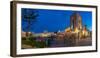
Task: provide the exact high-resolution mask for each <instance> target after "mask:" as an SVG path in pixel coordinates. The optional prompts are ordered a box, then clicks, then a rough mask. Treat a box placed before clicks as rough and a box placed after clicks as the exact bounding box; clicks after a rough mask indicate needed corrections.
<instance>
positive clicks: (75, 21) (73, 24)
mask: <svg viewBox="0 0 100 58" xmlns="http://www.w3.org/2000/svg"><path fill="white" fill-rule="evenodd" d="M70 28H71V29H72V30H75V29H78V30H81V29H82V18H81V16H80V15H79V13H76V12H75V13H73V14H72V15H71V17H70Z"/></svg>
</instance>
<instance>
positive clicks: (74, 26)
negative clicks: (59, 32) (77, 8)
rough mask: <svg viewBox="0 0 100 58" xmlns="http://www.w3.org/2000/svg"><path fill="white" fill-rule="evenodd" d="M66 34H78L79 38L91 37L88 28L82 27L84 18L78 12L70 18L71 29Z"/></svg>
mask: <svg viewBox="0 0 100 58" xmlns="http://www.w3.org/2000/svg"><path fill="white" fill-rule="evenodd" d="M65 32H66V33H67V32H71V33H77V34H79V37H83V36H89V31H88V30H87V27H86V26H83V25H82V17H81V15H80V14H79V13H77V12H76V13H73V14H72V15H71V16H70V27H68V28H67V29H66V30H65Z"/></svg>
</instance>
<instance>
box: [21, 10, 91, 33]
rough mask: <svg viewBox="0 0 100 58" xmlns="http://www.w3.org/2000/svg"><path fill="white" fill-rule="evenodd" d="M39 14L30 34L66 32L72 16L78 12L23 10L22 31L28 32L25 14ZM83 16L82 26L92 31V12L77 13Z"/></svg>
mask: <svg viewBox="0 0 100 58" xmlns="http://www.w3.org/2000/svg"><path fill="white" fill-rule="evenodd" d="M33 11H35V12H37V14H38V17H36V18H35V21H34V22H32V25H31V29H30V32H35V33H42V32H43V31H44V30H47V31H48V32H57V31H58V30H60V31H64V30H65V29H66V28H68V27H69V26H70V16H71V15H72V14H73V13H74V12H76V11H71V10H48V9H29V8H22V10H21V12H22V13H21V15H22V25H21V26H22V31H27V30H25V28H26V27H27V22H25V21H23V19H25V18H24V16H23V15H25V14H28V13H32V12H33ZM77 12H78V13H79V14H80V15H81V16H82V25H83V26H84V25H87V28H88V29H89V30H92V12H90V11H77Z"/></svg>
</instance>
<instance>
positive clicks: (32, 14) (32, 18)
mask: <svg viewBox="0 0 100 58" xmlns="http://www.w3.org/2000/svg"><path fill="white" fill-rule="evenodd" d="M38 16H39V15H38V12H37V11H36V10H33V9H23V10H22V21H24V22H27V26H26V27H25V28H24V30H26V36H27V37H28V36H29V35H30V34H29V33H28V32H29V31H30V30H31V26H32V24H34V22H36V18H37V17H38Z"/></svg>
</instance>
